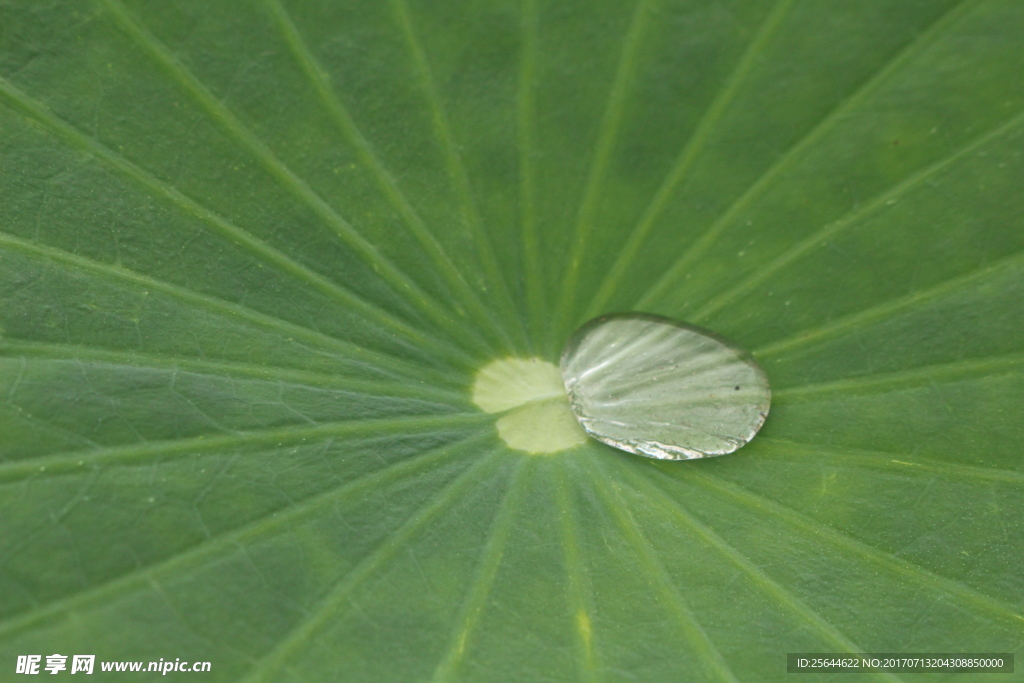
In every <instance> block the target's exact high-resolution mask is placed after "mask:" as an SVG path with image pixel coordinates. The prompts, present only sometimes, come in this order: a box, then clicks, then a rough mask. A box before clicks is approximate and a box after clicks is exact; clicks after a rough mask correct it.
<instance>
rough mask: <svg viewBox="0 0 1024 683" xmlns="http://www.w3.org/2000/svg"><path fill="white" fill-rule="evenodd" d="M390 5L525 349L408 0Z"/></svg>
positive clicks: (467, 214)
mask: <svg viewBox="0 0 1024 683" xmlns="http://www.w3.org/2000/svg"><path fill="white" fill-rule="evenodd" d="M390 5H391V8H392V10H393V12H394V15H395V18H396V21H397V22H398V26H399V28H400V29H401V32H402V38H403V39H404V40H405V42H406V45H407V46H408V49H409V53H410V55H411V56H412V59H413V64H414V66H415V69H416V76H417V78H418V79H419V81H420V87H421V89H422V90H423V93H424V95H425V96H426V99H427V103H428V104H429V105H430V110H431V120H432V122H433V124H434V131H435V133H436V135H437V137H438V139H439V140H440V142H441V151H442V153H443V155H444V161H445V168H446V170H447V172H448V176H449V179H450V181H451V183H452V187H453V189H454V190H455V195H456V197H457V198H458V201H459V205H460V209H461V211H462V219H463V222H464V223H465V225H466V227H467V228H469V230H470V231H472V233H473V241H474V243H475V244H476V246H477V253H478V254H479V258H480V262H481V264H482V265H483V267H484V273H485V276H486V277H487V279H488V282H489V286H490V288H491V290H493V291H494V292H495V293H496V295H497V302H496V303H498V304H499V305H500V306H501V307H502V308H503V309H504V313H505V319H506V320H508V321H513V320H515V321H518V323H519V324H518V325H517V326H516V327H517V333H518V334H519V336H520V339H519V341H520V343H521V344H522V345H523V346H524V347H525V346H526V345H527V342H526V332H525V328H524V327H523V325H522V320H521V319H520V317H519V315H518V313H517V312H516V310H515V304H514V303H513V301H512V295H511V292H510V290H509V285H508V283H507V282H506V280H505V277H504V276H503V275H502V273H501V267H500V265H499V264H498V260H497V258H496V257H495V253H494V246H493V245H492V244H491V238H490V236H489V235H488V234H487V230H486V229H485V227H484V224H483V219H482V218H481V217H480V211H479V209H478V208H477V205H476V200H475V199H474V198H473V190H472V187H471V185H470V182H469V176H468V174H467V173H466V167H465V165H464V164H463V162H462V157H461V156H460V155H459V152H458V145H456V142H455V137H454V136H453V135H452V131H451V126H450V125H449V123H448V115H447V114H446V113H445V109H444V106H443V105H442V103H441V96H440V94H439V92H438V89H437V85H436V84H435V83H434V76H433V73H432V72H431V69H430V63H429V62H428V61H427V55H426V53H424V51H423V47H422V46H421V45H420V41H419V39H418V38H417V37H416V31H415V29H414V28H413V25H412V20H411V19H410V17H409V10H408V8H407V7H406V5H405V0H390Z"/></svg>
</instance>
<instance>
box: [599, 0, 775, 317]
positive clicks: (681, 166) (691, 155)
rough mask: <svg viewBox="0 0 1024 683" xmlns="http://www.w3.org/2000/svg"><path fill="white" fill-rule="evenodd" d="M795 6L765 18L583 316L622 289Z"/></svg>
mask: <svg viewBox="0 0 1024 683" xmlns="http://www.w3.org/2000/svg"><path fill="white" fill-rule="evenodd" d="M792 5H793V0H778V2H776V4H775V7H774V8H773V9H772V11H771V12H770V13H769V14H768V15H767V16H766V17H765V20H764V21H763V22H762V23H761V26H760V28H758V30H757V33H755V34H754V37H753V38H751V40H750V43H749V44H748V45H747V48H746V50H745V51H744V52H743V54H742V55H741V56H740V58H739V60H738V61H737V62H736V66H735V67H734V68H733V70H732V73H730V74H729V76H728V78H726V79H725V81H724V82H723V84H722V88H721V89H720V90H719V91H718V94H717V95H715V99H714V100H713V101H712V102H711V104H710V105H709V106H708V108H707V110H706V111H705V112H704V114H703V116H702V117H701V119H700V121H699V122H698V123H697V127H696V128H694V130H693V133H692V134H691V135H690V137H689V139H687V141H686V144H685V145H684V146H683V148H682V150H681V151H680V152H679V156H678V157H676V160H675V163H673V165H672V168H671V169H670V170H669V172H668V175H666V176H665V179H664V180H663V181H662V183H661V185H660V186H659V187H658V191H657V193H656V194H655V195H654V198H653V199H652V200H651V202H650V204H648V206H647V208H646V209H645V210H644V213H643V215H642V216H641V217H640V220H639V222H638V223H637V224H636V225H635V226H634V227H633V229H632V230H631V231H630V233H629V237H628V238H627V239H626V243H625V245H624V246H623V247H622V249H621V251H620V252H619V254H618V256H617V257H616V259H615V262H614V263H613V264H612V267H611V269H609V271H608V274H607V275H606V276H605V278H604V279H603V281H602V282H601V286H600V287H599V288H598V290H597V293H596V294H595V295H594V298H593V300H592V301H591V302H590V305H589V307H588V308H587V314H586V316H584V317H586V318H592V317H594V316H596V315H598V314H599V313H601V312H602V310H603V309H604V306H605V305H606V304H607V303H608V300H609V299H610V298H611V297H612V295H614V294H615V292H616V291H617V290H618V289H619V286H620V285H621V283H622V278H623V277H624V276H625V274H626V271H627V270H628V269H629V267H630V266H631V265H633V261H634V260H635V259H636V254H637V252H638V251H639V250H640V247H641V246H642V245H643V243H644V241H645V240H646V239H647V236H648V235H649V234H650V232H651V229H652V228H653V227H654V223H655V221H657V219H658V217H659V216H660V215H661V212H662V211H664V210H665V207H666V206H667V205H668V202H669V200H670V199H671V198H672V196H673V195H674V194H675V192H676V190H678V189H679V188H680V187H681V185H682V183H683V181H684V180H685V179H686V178H687V176H688V174H689V172H690V170H691V169H692V167H693V164H694V162H695V161H696V160H697V159H698V158H699V156H700V154H701V152H703V151H704V148H705V146H706V145H707V142H708V140H709V139H710V138H711V134H712V133H713V132H714V130H715V127H716V126H717V125H718V122H719V121H720V120H721V118H722V115H723V114H724V113H725V112H726V111H727V110H728V107H729V105H731V104H732V102H733V100H734V99H735V97H736V94H737V93H738V92H739V90H740V85H741V84H742V83H743V82H744V81H745V80H746V78H747V75H748V74H749V73H750V70H751V69H752V68H753V66H754V64H755V63H756V62H757V60H758V58H759V57H760V55H761V53H762V52H763V50H764V48H765V45H767V44H768V42H769V41H770V40H771V38H772V37H773V36H774V35H775V32H776V30H777V29H778V28H779V26H780V25H781V24H782V21H783V19H784V18H785V17H786V15H787V14H788V13H789V9H790V7H791V6H792Z"/></svg>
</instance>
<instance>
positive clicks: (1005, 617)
mask: <svg viewBox="0 0 1024 683" xmlns="http://www.w3.org/2000/svg"><path fill="white" fill-rule="evenodd" d="M659 472H660V470H659ZM662 474H663V475H664V476H666V477H670V475H668V474H665V473H664V472H662ZM687 475H688V476H687V481H691V482H693V483H695V484H698V485H699V486H701V487H702V488H704V489H706V490H708V491H712V492H714V493H716V494H718V495H719V496H721V497H724V498H728V499H731V500H734V501H736V502H738V503H740V504H742V505H743V506H744V507H747V508H749V509H751V510H753V511H754V512H755V513H756V514H758V515H761V516H769V517H773V518H775V519H778V520H780V521H782V522H785V523H786V524H788V525H790V526H793V527H796V528H798V529H800V530H801V531H803V532H804V533H806V534H809V535H810V536H812V537H814V538H816V539H818V540H821V541H824V542H826V543H829V544H830V545H832V546H835V547H837V548H840V549H842V550H844V551H846V552H849V553H852V554H854V555H858V556H860V557H861V558H863V559H865V560H868V561H869V562H871V563H872V564H874V565H875V566H877V567H880V568H882V569H885V570H886V571H888V572H890V573H892V574H894V575H896V576H899V577H900V578H901V579H904V580H908V581H911V582H912V583H914V584H916V585H918V586H922V587H925V588H928V589H931V590H933V591H936V592H938V593H940V594H942V595H945V596H947V597H949V598H952V599H953V600H955V601H956V602H958V603H959V604H961V605H963V606H964V607H967V608H972V609H974V610H978V611H981V612H983V613H985V614H987V615H989V616H990V617H991V618H993V619H995V620H997V621H999V622H1000V623H1002V624H1005V625H1007V626H1008V627H1009V628H1011V629H1012V630H1014V631H1019V630H1020V629H1021V627H1024V615H1021V614H1020V613H1019V612H1017V611H1015V609H1016V608H1014V607H1011V606H1010V605H1008V604H1006V603H1005V602H1003V601H1001V600H997V599H995V598H992V597H990V596H988V595H986V594H984V593H982V592H980V591H978V590H976V589H974V588H971V587H969V586H967V585H965V584H963V583H961V582H959V581H955V580H953V579H948V578H946V577H944V576H940V575H938V574H935V573H933V572H931V571H929V570H927V569H925V568H923V567H921V566H919V565H917V564H914V563H913V562H908V561H907V560H904V559H903V558H900V557H897V556H896V555H893V554H892V553H890V552H887V551H884V550H881V549H879V548H876V547H874V546H871V545H868V544H867V543H864V542H863V541H859V540H857V539H855V538H853V537H851V536H848V535H846V534H845V533H843V532H841V531H837V530H836V529H834V528H833V527H830V526H828V525H826V524H824V523H822V522H819V521H818V520H816V519H813V518H811V517H808V516H807V515H805V514H803V513H801V512H797V511H796V510H793V509H791V508H788V507H785V506H783V505H780V504H779V503H776V502H774V501H771V500H768V499H767V498H764V497H763V496H760V495H758V494H756V493H754V492H752V491H750V490H748V489H746V488H743V487H741V486H738V485H737V484H733V483H732V482H728V481H726V480H725V479H723V478H721V477H718V476H715V475H708V474H705V473H703V472H698V471H696V470H695V469H690V470H688V471H687ZM670 478H671V477H670Z"/></svg>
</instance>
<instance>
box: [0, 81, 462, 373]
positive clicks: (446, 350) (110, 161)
mask: <svg viewBox="0 0 1024 683" xmlns="http://www.w3.org/2000/svg"><path fill="white" fill-rule="evenodd" d="M0 97H3V98H4V99H5V100H6V101H7V102H8V103H9V104H10V105H11V106H12V108H13V109H15V110H16V111H18V112H19V113H21V114H22V115H24V116H26V117H27V118H29V119H30V120H32V121H35V122H36V123H39V124H41V125H42V126H43V127H44V128H46V129H47V130H48V131H49V132H50V133H51V134H53V135H55V136H57V137H58V138H60V139H62V140H63V141H64V142H66V143H68V144H71V145H72V146H74V147H77V148H78V149H81V150H83V151H85V152H86V153H88V154H89V155H90V156H92V157H93V158H95V159H97V160H99V161H101V162H102V163H103V164H105V165H106V166H107V167H108V168H110V169H112V170H113V171H115V172H117V173H119V174H120V175H122V176H123V177H125V178H127V179H129V180H130V181H131V182H133V183H135V184H137V185H139V186H141V187H143V188H144V189H145V190H147V191H148V192H151V193H153V194H155V195H156V196H158V197H160V198H162V199H163V200H165V201H167V202H168V203H170V204H171V205H173V206H174V207H175V208H177V209H179V210H180V211H182V212H183V213H184V214H186V215H188V216H193V217H195V218H198V219H199V220H201V221H202V222H203V223H204V224H205V225H207V226H208V227H209V228H211V229H212V230H213V231H214V232H215V233H217V234H218V235H221V236H222V237H224V238H226V239H227V240H228V241H230V242H231V243H232V244H234V245H235V246H237V247H241V248H242V249H245V250H247V251H248V252H250V253H251V254H253V255H255V256H256V257H257V258H259V259H260V260H261V261H264V262H266V263H269V264H270V265H272V266H273V267H275V268H276V269H278V270H279V271H281V272H282V273H284V274H286V275H288V276H289V277H291V278H293V279H295V280H297V281H299V282H301V283H303V284H305V285H308V286H310V287H312V288H313V289H314V290H316V291H318V292H320V293H321V294H323V295H325V296H327V297H328V298H330V299H331V300H333V301H336V302H338V303H340V304H342V305H343V306H345V307H346V309H351V310H353V311H356V312H358V313H359V315H362V316H363V317H364V318H366V319H367V320H369V321H371V322H373V323H374V324H376V325H380V326H381V327H384V328H385V329H387V330H389V331H390V332H392V333H395V334H398V335H399V336H401V337H402V338H403V339H405V340H407V341H409V342H412V343H414V344H416V345H419V346H422V347H428V348H430V349H432V350H433V351H434V352H435V353H437V354H439V355H442V356H445V357H448V358H449V359H450V360H451V359H455V360H454V362H456V363H457V364H460V365H462V366H465V365H466V363H467V362H468V361H467V356H466V355H465V353H461V352H460V353H454V352H455V351H456V350H455V349H453V347H452V346H451V345H450V344H448V343H442V342H439V341H438V340H436V339H433V338H431V337H429V336H427V335H425V334H424V333H423V332H421V331H419V330H417V329H415V328H414V327H412V326H410V325H409V324H408V323H406V322H404V321H402V320H400V319H398V318H396V317H395V316H394V315H392V314H390V313H388V312H387V311H385V310H383V309H382V308H380V307H378V306H375V305H373V304H370V303H369V302H367V301H364V300H363V299H362V298H360V297H359V296H357V295H355V294H354V293H352V292H350V291H349V290H347V289H345V288H343V287H341V286H339V285H338V284H337V283H335V282H334V281H332V280H330V279H328V278H326V277H324V276H323V275H321V274H320V273H318V272H316V271H314V270H313V269H312V268H310V267H308V266H306V265H305V264H302V263H300V262H298V261H295V260H294V259H292V258H290V257H289V256H287V255H285V254H284V253H282V252H281V251H279V250H278V249H275V248H274V247H272V246H270V245H269V244H267V243H266V242H264V241H263V240H261V239H259V238H257V237H255V236H254V235H252V234H251V233H249V232H248V231H246V230H243V229H242V228H239V227H238V226H236V225H234V224H233V223H231V222H230V221H229V220H227V219H226V218H224V217H223V216H220V215H219V214H217V213H215V212H214V211H211V210H210V209H208V208H206V207H205V206H202V205H201V204H199V203H198V202H196V201H195V200H193V199H192V198H190V197H188V196H186V195H185V194H183V193H182V192H181V191H179V190H178V189H177V188H175V187H173V186H171V185H169V184H167V183H165V182H164V181H162V180H160V179H159V178H157V177H156V176H154V175H152V174H151V173H149V172H148V171H145V170H143V169H142V168H140V167H139V166H136V165H135V164H133V163H132V162H130V161H128V160H127V159H125V158H124V157H123V156H122V155H120V154H118V153H117V152H114V151H113V150H111V149H109V148H108V147H106V146H105V145H102V144H100V143H99V142H97V141H96V140H94V139H92V138H90V137H87V136H86V135H84V134H82V133H81V132H80V131H79V130H77V129H76V128H74V127H73V126H71V125H70V124H68V123H67V122H66V121H63V120H61V119H60V118H58V117H57V116H55V115H54V114H53V113H52V112H51V111H49V110H48V109H47V108H46V107H45V106H44V105H43V104H41V103H40V102H38V101H36V100H35V99H33V98H31V97H30V96H29V95H27V94H26V93H24V92H22V91H21V90H19V89H18V88H16V87H15V86H14V85H12V84H11V83H9V82H8V81H6V80H5V79H3V78H2V77H0Z"/></svg>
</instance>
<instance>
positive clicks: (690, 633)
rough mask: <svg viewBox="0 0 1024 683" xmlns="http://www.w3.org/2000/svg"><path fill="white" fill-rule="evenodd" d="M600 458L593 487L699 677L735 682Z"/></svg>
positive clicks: (735, 679)
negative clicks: (674, 623)
mask: <svg viewBox="0 0 1024 683" xmlns="http://www.w3.org/2000/svg"><path fill="white" fill-rule="evenodd" d="M602 460H604V458H594V459H593V462H594V464H595V466H596V467H597V468H598V469H599V470H600V473H599V474H596V475H595V476H593V478H592V481H593V483H594V490H595V491H596V492H597V494H598V496H599V497H600V498H601V500H602V502H603V503H604V506H605V509H607V510H608V511H609V512H610V513H611V514H612V516H613V517H614V518H615V521H616V522H617V523H618V525H619V528H620V529H621V530H622V532H623V533H624V534H625V536H626V538H627V539H629V542H630V544H631V545H632V546H633V548H634V550H635V551H636V553H637V557H636V559H637V565H638V566H639V567H640V568H641V569H642V570H643V571H644V573H645V574H647V577H648V580H649V581H650V582H651V584H653V585H652V588H654V589H655V590H657V591H658V592H659V593H660V594H661V597H662V599H663V600H664V601H665V602H666V603H667V604H668V605H669V606H670V607H671V609H672V610H673V611H674V612H675V613H676V616H677V617H678V618H679V622H678V624H679V626H680V628H681V629H682V630H683V633H684V634H685V635H686V638H687V640H688V641H689V642H690V646H691V647H692V649H693V651H694V652H695V653H696V654H697V656H698V657H699V659H700V662H701V664H702V666H703V667H704V676H702V678H703V679H704V680H711V679H716V680H722V681H729V682H730V683H739V679H738V678H736V675H735V674H734V673H733V672H732V670H731V669H730V668H729V665H728V663H726V661H725V658H724V657H722V653H721V652H719V651H718V648H717V647H716V646H715V644H714V643H713V642H712V641H711V638H709V637H708V634H707V633H706V632H705V631H704V628H703V627H702V626H701V625H700V622H698V621H697V617H696V616H695V615H694V614H693V610H692V609H690V606H689V605H688V604H687V602H686V599H685V598H684V597H683V596H682V594H681V593H680V592H679V589H678V587H676V585H675V583H674V582H673V581H672V577H671V576H670V575H669V573H668V571H666V569H665V567H664V565H663V564H662V563H661V560H660V559H659V558H658V553H657V551H656V549H655V548H654V546H653V545H652V544H651V542H650V540H648V538H647V537H646V536H644V534H643V532H642V531H641V530H640V528H639V527H638V526H637V523H636V520H635V519H633V515H632V513H631V512H630V511H629V508H628V507H627V506H626V504H625V502H624V501H623V500H622V497H621V495H620V494H619V492H618V490H617V489H618V484H617V483H616V480H617V478H616V477H613V476H610V473H609V472H608V470H607V469H606V467H605V465H604V463H603V462H602Z"/></svg>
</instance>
